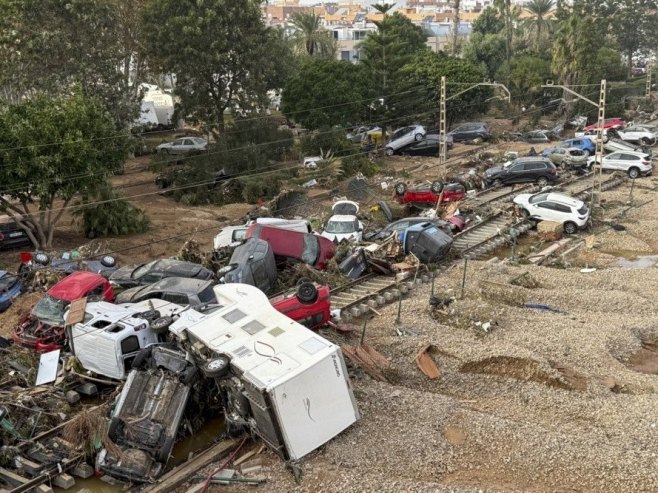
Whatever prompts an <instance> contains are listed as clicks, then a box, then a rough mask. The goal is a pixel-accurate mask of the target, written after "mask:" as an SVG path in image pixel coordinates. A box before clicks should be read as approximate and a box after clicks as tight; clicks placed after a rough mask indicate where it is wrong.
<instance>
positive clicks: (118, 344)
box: [70, 299, 201, 380]
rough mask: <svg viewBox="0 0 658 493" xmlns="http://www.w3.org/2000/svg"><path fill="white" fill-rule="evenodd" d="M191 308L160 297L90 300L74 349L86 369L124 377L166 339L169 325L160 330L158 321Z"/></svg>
mask: <svg viewBox="0 0 658 493" xmlns="http://www.w3.org/2000/svg"><path fill="white" fill-rule="evenodd" d="M187 311H190V312H194V310H189V309H188V308H187V307H184V306H181V305H176V304H174V303H170V302H168V301H164V300H158V299H154V300H146V301H142V302H140V303H124V304H122V305H114V304H112V303H107V302H105V301H99V302H96V303H89V304H87V306H86V308H85V314H84V320H83V321H82V322H80V323H77V324H75V325H74V326H73V327H72V328H71V329H70V330H71V337H70V341H71V344H70V345H71V349H72V351H73V354H74V355H75V356H76V357H77V358H78V360H79V361H80V363H81V364H82V366H83V367H84V368H85V369H86V370H89V371H92V372H94V373H96V374H97V375H102V376H104V377H108V378H113V379H116V380H124V379H125V378H126V377H127V376H128V373H129V372H130V369H131V368H132V364H133V362H134V360H135V358H136V357H137V355H138V354H139V352H140V351H141V350H142V349H144V348H146V347H148V346H151V345H153V344H158V343H161V342H164V340H165V338H166V334H167V330H166V329H167V327H168V326H167V327H164V329H160V327H158V324H157V323H156V321H157V320H159V319H163V318H164V319H165V320H168V319H167V318H166V317H173V316H176V315H182V314H183V313H185V312H187ZM194 313H197V314H198V312H194ZM198 315H199V316H201V314H198ZM188 316H193V314H192V313H189V314H188ZM159 324H160V325H163V324H162V322H159ZM164 325H166V324H164Z"/></svg>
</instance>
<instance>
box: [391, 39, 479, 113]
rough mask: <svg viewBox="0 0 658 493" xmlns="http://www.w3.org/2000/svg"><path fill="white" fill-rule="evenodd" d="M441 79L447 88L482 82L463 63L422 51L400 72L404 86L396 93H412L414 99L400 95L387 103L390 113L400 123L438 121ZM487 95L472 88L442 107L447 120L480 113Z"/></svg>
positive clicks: (469, 65)
mask: <svg viewBox="0 0 658 493" xmlns="http://www.w3.org/2000/svg"><path fill="white" fill-rule="evenodd" d="M441 76H445V77H446V79H447V82H448V84H451V83H462V84H464V83H477V82H482V80H483V79H484V77H485V72H484V70H483V69H482V68H481V67H479V66H477V65H474V64H472V63H470V62H469V61H467V60H464V59H461V58H456V57H451V56H448V55H445V54H443V53H434V52H432V51H424V52H422V53H419V54H417V55H416V56H414V57H413V59H412V60H411V61H410V62H409V63H408V64H407V65H405V66H404V68H403V69H402V70H401V80H402V81H404V84H403V85H401V86H400V89H405V88H406V89H408V90H409V91H414V94H415V96H414V97H410V96H409V95H408V94H404V93H401V94H400V95H398V96H397V97H396V98H395V99H392V101H391V106H392V113H393V114H396V115H400V117H399V121H400V123H412V122H414V121H425V122H431V123H435V122H437V121H438V108H439V87H440V85H441ZM462 89H463V87H462ZM456 91H457V89H455V92H456ZM489 94H490V91H489V90H488V89H486V88H476V89H473V90H471V91H468V92H466V93H465V94H463V95H461V96H458V97H457V98H455V99H452V100H450V101H449V102H448V103H447V105H446V111H447V117H448V120H449V121H450V122H452V121H454V120H455V119H457V118H468V117H469V116H471V115H474V114H477V113H481V112H484V111H485V110H486V108H487V104H486V102H485V100H486V99H487V97H488V96H489ZM449 96H450V94H448V97H449Z"/></svg>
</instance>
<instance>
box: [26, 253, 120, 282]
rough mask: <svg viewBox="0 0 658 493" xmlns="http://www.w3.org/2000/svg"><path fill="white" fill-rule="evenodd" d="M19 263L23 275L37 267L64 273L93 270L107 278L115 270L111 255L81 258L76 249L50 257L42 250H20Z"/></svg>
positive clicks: (115, 262)
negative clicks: (95, 258)
mask: <svg viewBox="0 0 658 493" xmlns="http://www.w3.org/2000/svg"><path fill="white" fill-rule="evenodd" d="M20 257H21V264H20V266H19V268H18V272H19V274H21V275H25V274H27V273H29V272H34V271H37V270H39V269H46V268H48V269H53V270H55V271H58V272H63V273H64V274H71V273H73V272H76V271H88V272H95V273H96V274H100V275H101V276H103V277H105V278H107V277H109V276H110V275H112V273H113V272H115V271H116V270H117V269H118V267H117V261H116V259H115V258H114V257H113V256H112V255H102V256H101V258H100V260H94V259H92V258H83V257H82V255H80V253H79V252H77V251H75V250H74V251H72V252H64V253H63V254H62V256H61V257H55V258H52V257H51V256H50V255H48V254H47V253H44V252H35V253H30V252H22V253H21V255H20Z"/></svg>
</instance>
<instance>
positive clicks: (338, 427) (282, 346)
mask: <svg viewBox="0 0 658 493" xmlns="http://www.w3.org/2000/svg"><path fill="white" fill-rule="evenodd" d="M214 289H215V294H216V296H217V300H218V303H219V305H220V306H221V308H219V309H216V310H215V311H213V312H212V313H210V314H206V315H202V316H194V317H190V316H189V314H187V313H186V312H183V313H181V316H180V317H179V318H176V315H174V316H173V317H172V316H165V317H162V318H161V319H160V320H159V321H158V323H157V324H156V325H158V327H162V325H167V324H168V325H169V337H168V341H167V342H165V343H162V344H160V343H156V344H153V345H150V346H148V347H147V348H146V349H144V350H143V352H142V353H140V355H138V356H137V357H136V358H135V363H134V367H133V369H132V370H131V372H130V374H129V375H128V379H127V380H126V383H125V385H124V388H123V391H122V393H121V395H120V396H119V400H118V403H117V405H116V407H115V410H114V413H113V417H112V420H111V423H110V431H109V434H110V437H111V438H112V439H113V441H114V442H115V443H117V445H119V447H120V448H121V449H122V454H120V455H119V456H116V457H115V456H113V455H112V454H111V453H110V452H109V451H107V450H103V451H102V452H101V453H100V454H99V456H98V460H97V462H98V466H99V467H100V468H102V469H103V470H104V471H105V472H107V473H109V474H110V475H115V476H119V477H122V478H126V479H130V480H131V481H140V482H148V481H151V480H153V479H154V478H155V477H157V476H158V475H159V474H161V472H162V471H163V470H164V466H165V465H166V462H167V459H168V457H169V455H170V453H171V450H172V448H173V444H174V441H175V438H176V433H177V430H178V427H179V425H180V422H181V419H182V416H183V412H184V410H185V407H186V406H188V405H195V406H199V405H203V403H201V402H200V399H194V396H195V395H196V393H199V394H202V395H203V396H204V397H203V399H201V400H204V401H207V404H208V405H209V406H210V405H211V403H212V401H217V402H219V403H220V407H221V409H222V410H223V412H224V416H225V422H226V429H227V431H228V432H229V433H239V432H241V431H249V432H251V433H253V434H255V435H258V436H259V437H260V438H262V440H263V441H264V442H265V443H266V444H267V445H268V446H270V447H271V448H272V449H273V450H274V451H275V452H276V453H277V454H279V455H280V456H281V457H282V458H283V459H285V460H289V459H290V460H295V459H299V458H301V457H303V456H305V455H306V454H308V453H309V452H311V451H313V450H315V449H316V448H317V447H319V446H320V445H322V444H324V443H325V442H327V441H328V440H330V439H331V438H333V437H334V436H336V435H337V434H339V433H340V432H342V431H343V430H345V429H346V428H347V427H349V426H350V425H351V424H352V423H354V422H355V421H356V420H357V419H358V418H359V412H358V409H357V406H356V402H355V400H354V396H353V393H352V388H351V384H350V381H349V377H348V375H347V370H346V367H345V362H344V360H343V356H342V353H341V351H340V348H339V347H338V346H336V345H335V344H333V343H331V342H330V341H328V340H326V339H324V338H323V337H321V336H319V335H318V334H316V333H315V332H312V331H310V330H309V329H307V328H305V327H304V326H302V325H300V324H299V323H297V322H295V321H293V320H291V319H290V318H288V317H286V316H285V315H282V314H281V313H279V312H278V311H276V310H275V309H274V308H272V306H271V305H270V303H269V302H268V299H267V296H265V294H263V292H262V291H260V290H259V289H257V288H255V287H253V286H249V285H245V284H225V285H219V286H216V287H215V288H214ZM186 315H187V316H186ZM188 401H189V402H188ZM193 401H194V402H193Z"/></svg>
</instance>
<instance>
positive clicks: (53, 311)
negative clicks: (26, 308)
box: [32, 294, 69, 324]
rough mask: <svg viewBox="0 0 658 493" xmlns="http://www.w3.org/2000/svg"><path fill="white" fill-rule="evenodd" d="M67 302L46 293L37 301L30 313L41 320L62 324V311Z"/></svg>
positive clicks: (64, 309)
mask: <svg viewBox="0 0 658 493" xmlns="http://www.w3.org/2000/svg"><path fill="white" fill-rule="evenodd" d="M68 304H69V302H68V301H64V300H60V299H58V298H55V297H53V296H50V295H49V294H47V295H46V296H44V297H43V298H41V299H40V300H39V303H37V304H36V305H34V308H32V315H34V316H35V317H37V318H38V319H39V320H42V321H48V322H52V323H55V324H63V323H64V312H65V311H66V307H67V306H68Z"/></svg>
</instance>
